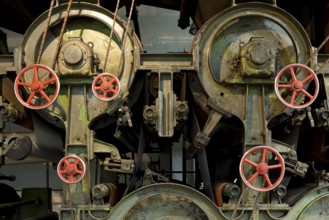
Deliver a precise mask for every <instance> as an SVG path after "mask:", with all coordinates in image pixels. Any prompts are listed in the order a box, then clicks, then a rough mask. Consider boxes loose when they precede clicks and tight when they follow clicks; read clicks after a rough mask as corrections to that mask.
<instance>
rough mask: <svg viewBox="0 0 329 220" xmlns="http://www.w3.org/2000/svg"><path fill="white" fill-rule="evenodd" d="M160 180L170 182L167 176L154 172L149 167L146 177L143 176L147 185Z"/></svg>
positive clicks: (144, 184)
mask: <svg viewBox="0 0 329 220" xmlns="http://www.w3.org/2000/svg"><path fill="white" fill-rule="evenodd" d="M159 182H162V183H163V182H166V183H168V182H170V180H169V179H168V178H167V177H165V176H163V175H160V174H158V173H156V172H153V171H152V170H150V169H149V168H147V169H146V170H145V173H144V177H143V186H147V185H150V184H154V183H159Z"/></svg>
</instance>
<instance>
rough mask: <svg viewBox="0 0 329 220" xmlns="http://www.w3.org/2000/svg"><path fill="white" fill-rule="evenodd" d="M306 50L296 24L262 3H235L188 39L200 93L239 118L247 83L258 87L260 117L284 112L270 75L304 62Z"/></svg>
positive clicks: (305, 41)
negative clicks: (261, 94) (262, 113)
mask: <svg viewBox="0 0 329 220" xmlns="http://www.w3.org/2000/svg"><path fill="white" fill-rule="evenodd" d="M311 51H312V46H311V43H310V40H309V38H308V36H307V33H306V32H305V30H304V29H303V27H302V26H301V25H300V23H299V22H298V21H297V20H296V19H295V18H294V17H293V16H291V15H290V14H289V13H287V12H286V11H284V10H282V9H280V8H279V7H276V6H273V5H270V4H265V3H241V4H238V5H236V6H232V7H230V8H228V9H226V10H224V11H222V12H221V13H219V14H218V15H216V16H214V17H213V18H211V19H210V20H209V21H208V22H207V23H206V24H205V25H204V26H203V27H202V28H201V29H200V30H199V32H198V34H197V35H196V37H195V40H194V43H193V56H194V65H195V68H196V70H197V73H198V74H197V75H198V80H199V81H200V83H201V85H202V87H203V89H204V90H205V93H206V94H207V96H208V97H210V98H212V99H214V101H215V102H216V103H217V104H218V106H220V107H221V108H222V109H223V110H224V111H226V112H228V113H231V114H234V115H236V116H238V117H239V118H241V119H243V117H244V108H243V107H241V103H245V94H246V92H247V89H246V88H247V87H248V86H256V87H257V86H258V87H262V86H263V87H264V97H265V98H264V105H265V106H264V108H265V109H266V118H271V117H273V116H275V115H278V114H280V113H282V112H283V111H287V107H286V106H284V105H283V104H282V103H281V102H280V101H279V100H278V98H277V97H276V95H275V91H274V87H273V85H274V79H275V76H276V74H277V73H278V71H280V70H281V69H282V68H283V67H284V66H286V65H288V64H290V63H297V62H299V63H305V62H306V60H307V59H308V58H309V57H310V54H311ZM192 80H193V79H192ZM194 81H195V79H194ZM191 87H193V86H191ZM192 90H193V88H192ZM198 103H199V105H201V106H202V107H203V106H204V105H206V103H203V102H202V101H199V102H198Z"/></svg>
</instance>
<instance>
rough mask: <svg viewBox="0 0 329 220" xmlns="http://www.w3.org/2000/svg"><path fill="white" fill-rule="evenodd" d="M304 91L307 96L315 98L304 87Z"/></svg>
mask: <svg viewBox="0 0 329 220" xmlns="http://www.w3.org/2000/svg"><path fill="white" fill-rule="evenodd" d="M302 93H304V94H305V95H306V96H307V97H309V98H310V99H312V98H313V96H312V95H311V94H310V93H308V92H307V91H306V90H305V89H302Z"/></svg>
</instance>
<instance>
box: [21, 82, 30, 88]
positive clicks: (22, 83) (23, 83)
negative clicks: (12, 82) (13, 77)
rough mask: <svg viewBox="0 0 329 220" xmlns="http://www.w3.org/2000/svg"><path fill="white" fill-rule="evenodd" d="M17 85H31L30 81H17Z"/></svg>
mask: <svg viewBox="0 0 329 220" xmlns="http://www.w3.org/2000/svg"><path fill="white" fill-rule="evenodd" d="M18 85H21V86H26V87H31V83H26V82H20V81H19V82H18Z"/></svg>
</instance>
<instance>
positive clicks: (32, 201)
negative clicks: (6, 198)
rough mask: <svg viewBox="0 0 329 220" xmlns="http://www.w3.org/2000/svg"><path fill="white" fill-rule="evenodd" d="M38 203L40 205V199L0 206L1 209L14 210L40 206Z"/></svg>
mask: <svg viewBox="0 0 329 220" xmlns="http://www.w3.org/2000/svg"><path fill="white" fill-rule="evenodd" d="M38 203H39V200H38V199H33V200H26V201H21V202H11V203H4V204H0V209H6V208H14V207H19V206H23V205H29V204H38Z"/></svg>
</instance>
